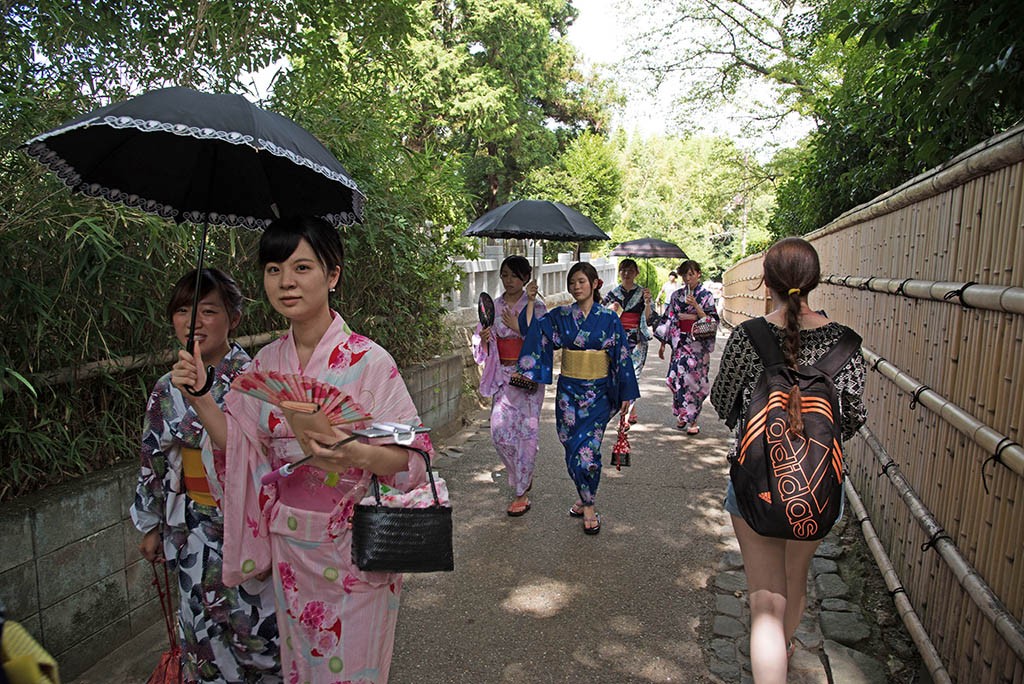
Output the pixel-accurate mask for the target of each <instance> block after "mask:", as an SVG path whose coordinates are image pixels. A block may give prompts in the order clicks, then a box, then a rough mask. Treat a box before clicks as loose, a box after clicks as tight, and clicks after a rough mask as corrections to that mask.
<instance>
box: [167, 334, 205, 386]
mask: <svg viewBox="0 0 1024 684" xmlns="http://www.w3.org/2000/svg"><path fill="white" fill-rule="evenodd" d="M171 384H172V385H174V386H175V387H177V388H178V389H179V390H183V391H188V390H189V389H191V388H197V387H205V386H206V366H204V365H203V353H202V352H201V351H200V350H199V345H196V353H195V356H193V355H192V354H189V353H188V352H187V351H185V350H184V349H179V350H178V362H177V363H175V364H174V366H173V367H172V368H171Z"/></svg>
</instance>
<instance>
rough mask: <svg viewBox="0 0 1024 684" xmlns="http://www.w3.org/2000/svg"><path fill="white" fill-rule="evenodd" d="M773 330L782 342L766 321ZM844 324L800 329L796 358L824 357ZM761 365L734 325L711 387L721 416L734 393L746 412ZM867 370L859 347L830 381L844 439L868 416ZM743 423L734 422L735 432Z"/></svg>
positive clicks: (807, 360)
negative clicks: (865, 392) (865, 401)
mask: <svg viewBox="0 0 1024 684" xmlns="http://www.w3.org/2000/svg"><path fill="white" fill-rule="evenodd" d="M768 326H769V327H770V328H771V330H772V333H774V335H775V339H776V340H778V342H779V344H780V345H781V344H782V335H783V330H782V328H780V327H778V326H776V325H774V324H772V323H769V324H768ZM843 330H845V326H843V325H840V324H839V323H835V322H833V323H827V324H826V325H823V326H821V327H820V328H813V329H810V330H801V331H800V353H799V354H798V355H797V358H798V359H799V361H800V364H801V365H810V364H813V363H814V362H815V361H817V360H818V359H820V358H821V357H823V356H824V355H825V354H826V353H828V351H829V350H830V349H832V347H833V346H834V345H835V343H836V342H837V341H839V337H840V336H841V335H842V333H843ZM763 371H764V366H763V365H762V364H761V359H760V357H758V355H757V352H756V351H755V350H754V346H753V345H752V344H751V343H750V337H749V336H748V335H747V331H746V329H744V328H743V327H737V328H734V329H733V331H732V335H730V336H729V341H728V342H726V344H725V350H724V351H723V352H722V362H721V364H720V366H719V369H718V376H717V377H715V383H714V385H713V386H712V387H711V403H712V405H714V407H715V410H716V411H717V412H718V416H719V417H720V418H722V419H723V420H724V419H725V418H726V417H727V416H728V415H729V411H730V409H732V407H733V403H734V402H735V401H736V398H737V394H739V395H740V402H741V403H740V416H744V415H746V412H747V407H748V406H750V397H751V395H752V394H753V392H754V385H755V384H756V383H757V379H758V378H759V377H761V373H762V372H763ZM866 374H867V364H866V363H865V361H864V356H863V355H862V354H861V353H860V351H859V350H858V351H857V353H856V354H854V355H853V357H852V358H851V359H850V360H849V362H847V364H846V365H845V366H843V367H842V368H840V369H839V372H838V373H836V376H835V378H833V381H834V382H835V386H836V391H837V393H838V395H839V410H840V413H841V414H842V425H841V428H842V432H843V441H846V440H848V439H850V437H853V435H854V434H856V432H857V429H858V428H859V427H860V426H861V425H863V424H864V421H865V420H866V419H867V409H866V408H865V407H864V400H863V394H864V377H865V375H866ZM742 427H743V426H742V425H739V424H738V425H737V426H736V430H737V435H738V434H739V430H741V429H742ZM735 449H736V445H735V444H734V445H733V447H732V450H731V451H730V453H729V457H730V458H732V456H733V453H732V451H735Z"/></svg>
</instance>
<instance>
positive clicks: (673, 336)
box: [658, 259, 718, 435]
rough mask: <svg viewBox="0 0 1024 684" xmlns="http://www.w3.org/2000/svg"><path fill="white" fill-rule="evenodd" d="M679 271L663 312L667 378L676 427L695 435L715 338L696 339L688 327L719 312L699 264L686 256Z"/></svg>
mask: <svg viewBox="0 0 1024 684" xmlns="http://www.w3.org/2000/svg"><path fill="white" fill-rule="evenodd" d="M678 272H679V273H681V274H682V276H683V283H684V287H682V288H680V289H678V290H676V291H675V292H674V293H673V294H672V299H671V300H669V304H668V310H667V311H666V312H665V319H666V320H667V321H668V337H669V341H670V343H671V344H672V360H671V361H670V362H669V365H668V377H667V379H666V380H667V384H668V387H669V389H670V390H672V413H674V414H675V417H676V428H678V429H680V430H686V434H688V435H696V434H698V433H699V432H700V426H698V425H697V418H699V417H700V409H701V405H702V404H703V403H704V398H705V397H707V396H708V391H709V390H710V388H711V384H710V382H709V381H708V369H709V368H710V367H711V352H712V351H713V350H714V348H715V338H714V337H712V338H710V339H706V340H696V339H694V338H693V335H691V334H690V329H691V328H693V323H694V321H696V320H698V319H700V318H704V317H705V316H711V317H712V318H714V319H715V320H718V311H717V310H716V309H715V296H714V295H713V294H711V292H710V291H709V290H707V289H705V288H704V287H703V286H701V284H700V283H701V279H700V278H701V273H700V264H698V263H697V262H696V261H693V260H692V259H688V260H686V261H684V262H683V263H681V264H679V268H678ZM659 334H660V333H659ZM658 358H659V359H664V358H665V342H662V343H661V347H660V348H659V349H658Z"/></svg>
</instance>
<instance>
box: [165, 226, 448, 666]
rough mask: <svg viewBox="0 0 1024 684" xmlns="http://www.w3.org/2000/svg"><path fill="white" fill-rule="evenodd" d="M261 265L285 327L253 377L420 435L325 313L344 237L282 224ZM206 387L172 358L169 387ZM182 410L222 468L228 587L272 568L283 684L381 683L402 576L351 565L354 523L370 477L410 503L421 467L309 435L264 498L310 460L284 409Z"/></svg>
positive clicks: (405, 457) (332, 315)
mask: <svg viewBox="0 0 1024 684" xmlns="http://www.w3.org/2000/svg"><path fill="white" fill-rule="evenodd" d="M259 261H260V263H261V264H262V265H263V287H264V290H265V291H266V294H267V298H268V299H269V300H270V304H271V306H273V307H274V309H275V310H276V311H277V312H278V313H280V314H281V315H282V316H284V317H285V318H286V319H288V322H289V324H290V328H289V330H288V332H287V333H286V334H285V335H283V336H282V337H280V338H278V339H277V340H275V341H274V342H271V343H270V344H268V345H267V346H266V347H264V348H263V349H261V350H260V352H259V354H257V355H256V357H255V358H254V359H253V362H252V367H253V368H254V369H255V370H256V371H262V372H269V371H279V372H281V373H285V374H302V375H304V376H306V377H308V378H314V379H316V380H318V381H320V382H322V383H325V384H329V385H333V386H334V387H336V388H338V390H340V392H341V395H342V396H346V395H347V396H348V397H350V398H351V399H352V400H354V401H355V403H356V404H358V407H359V409H360V410H361V411H362V412H365V413H367V414H369V415H371V416H372V417H373V418H372V420H373V421H379V422H396V423H402V424H406V425H420V420H419V417H418V416H417V415H416V407H415V406H414V405H413V402H412V399H411V398H410V397H409V392H408V390H407V389H406V387H405V383H404V382H403V381H402V376H401V375H400V374H399V372H398V367H397V366H396V365H395V362H394V359H392V358H391V355H390V354H388V353H387V351H385V350H384V349H383V348H382V347H380V346H379V345H378V344H376V343H375V342H373V341H372V340H370V339H369V338H366V337H364V336H362V335H359V334H357V333H354V332H352V330H351V329H350V328H349V327H348V324H347V323H345V320H344V319H343V318H342V317H341V315H340V314H339V313H337V312H336V311H333V310H332V309H331V306H330V296H331V293H332V292H334V290H335V288H336V287H337V285H338V282H339V280H340V278H341V267H342V261H343V251H342V244H341V238H340V236H339V235H338V232H337V231H336V230H334V229H333V228H332V227H331V226H330V224H328V223H327V222H326V221H324V220H323V219H319V218H285V219H278V220H277V221H275V222H274V223H272V224H271V225H270V226H269V227H268V228H267V229H266V231H264V233H263V236H262V238H261V239H260V246H259ZM204 376H205V372H204V371H203V365H202V359H201V358H199V357H198V356H197V357H196V358H193V357H192V356H191V355H190V354H188V353H186V352H180V353H179V361H178V363H177V364H175V366H174V370H173V371H172V380H173V382H174V384H175V386H177V387H196V386H200V387H201V386H202V384H203V381H204V379H205V378H204ZM244 377H245V376H244V375H243V376H240V378H239V380H238V381H239V382H241V381H242V379H243V378H244ZM189 401H190V402H191V403H192V405H193V406H194V407H195V408H196V412H197V413H198V414H199V416H200V419H201V420H202V422H203V425H205V426H206V429H207V432H208V433H209V436H210V439H209V440H208V442H207V443H204V447H206V448H205V449H204V456H208V457H209V458H211V459H212V460H213V461H214V462H215V463H217V464H218V467H217V475H218V477H219V478H220V481H221V482H223V489H224V492H223V499H222V500H223V504H224V518H225V531H224V532H225V538H224V581H225V582H227V583H229V584H238V583H240V582H243V581H245V580H246V579H247V578H249V577H252V576H253V575H255V574H257V573H261V572H264V571H266V570H267V569H270V568H273V573H274V588H275V591H276V596H277V617H278V628H279V630H280V634H281V661H282V671H283V673H284V675H285V676H286V679H287V681H288V682H311V683H321V682H322V683H328V682H344V681H353V682H361V683H363V684H384V683H385V682H387V681H388V676H389V672H390V668H391V655H392V651H393V648H394V639H395V625H396V623H397V621H398V606H399V598H400V596H401V592H402V575H400V574H393V573H383V572H363V571H362V570H359V568H357V567H356V566H355V564H354V563H353V561H352V535H351V530H350V529H349V524H348V520H349V517H350V516H351V514H352V511H353V507H354V505H355V504H356V503H358V501H359V500H360V499H362V497H363V496H364V494H365V492H366V482H367V481H368V480H369V477H370V473H373V474H376V475H377V476H378V478H379V480H380V481H381V482H382V483H384V484H387V485H389V486H391V487H395V488H397V489H399V490H402V491H407V490H408V489H411V488H413V487H416V486H418V485H420V484H423V483H424V482H426V470H425V467H424V462H423V459H422V458H421V457H420V455H419V454H418V453H416V452H414V451H409V450H406V449H403V448H402V447H399V446H394V445H380V444H369V443H364V442H361V441H356V442H350V443H347V444H344V445H336V446H335V448H328V447H325V446H323V444H329V443H333V442H334V441H335V440H339V441H340V438H341V437H343V436H345V434H346V433H344V432H343V431H341V430H340V429H339V430H337V431H336V434H335V435H324V434H309V433H307V434H306V435H305V436H306V437H309V439H310V444H311V449H312V452H313V454H314V455H315V456H316V458H315V460H314V461H312V464H311V465H303V466H301V467H299V468H297V469H296V471H295V472H294V473H293V474H292V475H290V476H289V477H286V478H282V479H280V480H278V481H277V483H274V484H270V485H266V486H263V485H262V484H261V477H262V476H263V475H264V474H266V473H268V472H270V471H271V470H274V469H277V468H279V467H281V466H283V465H285V464H288V463H293V462H295V461H298V460H300V459H302V458H303V456H304V453H303V451H302V448H301V446H300V444H299V441H298V437H299V436H300V435H295V434H293V433H292V431H291V428H290V427H289V425H288V421H287V420H286V418H285V415H284V413H283V412H282V410H281V409H280V408H279V407H277V406H275V405H273V404H270V403H268V402H265V401H261V400H260V399H257V398H255V397H253V396H250V395H247V394H242V393H240V392H232V393H231V394H229V395H228V399H227V401H226V402H225V412H222V411H221V410H220V408H219V407H218V406H217V405H216V403H214V401H213V400H212V399H211V398H210V397H209V395H204V396H201V397H189ZM348 427H350V428H352V429H361V428H363V427H368V425H366V423H365V422H363V421H360V422H357V423H353V424H351V425H349V426H348ZM321 442H322V443H321ZM413 446H416V447H419V448H422V449H426V450H429V449H430V442H429V440H428V439H427V438H426V436H425V435H420V436H418V437H417V438H416V439H415V440H414V441H413ZM211 447H212V449H211ZM221 449H223V452H221V451H220V450H221ZM406 471H408V472H406ZM337 473H341V474H342V475H341V476H340V477H339V476H338V474H337Z"/></svg>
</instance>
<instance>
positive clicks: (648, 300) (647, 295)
mask: <svg viewBox="0 0 1024 684" xmlns="http://www.w3.org/2000/svg"><path fill="white" fill-rule="evenodd" d="M650 303H651V291H650V289H648V288H646V287H645V288H644V304H647V305H648V306H650Z"/></svg>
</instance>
